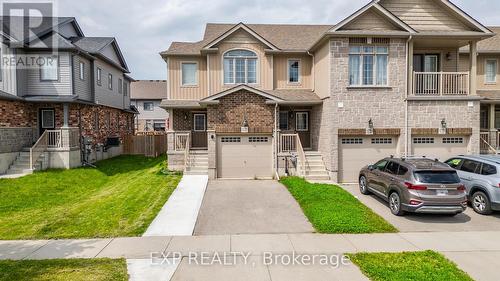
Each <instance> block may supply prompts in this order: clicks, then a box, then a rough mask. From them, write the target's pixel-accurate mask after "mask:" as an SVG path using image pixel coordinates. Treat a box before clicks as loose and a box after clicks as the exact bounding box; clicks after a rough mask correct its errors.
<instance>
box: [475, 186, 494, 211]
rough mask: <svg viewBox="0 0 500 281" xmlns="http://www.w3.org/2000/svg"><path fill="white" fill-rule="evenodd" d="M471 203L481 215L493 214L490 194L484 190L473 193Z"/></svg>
mask: <svg viewBox="0 0 500 281" xmlns="http://www.w3.org/2000/svg"><path fill="white" fill-rule="evenodd" d="M471 204H472V208H473V209H474V211H475V212H476V213H478V214H481V215H489V214H491V212H492V211H491V204H490V199H489V198H488V196H487V195H486V194H485V193H484V192H482V191H476V192H474V194H473V195H472V198H471Z"/></svg>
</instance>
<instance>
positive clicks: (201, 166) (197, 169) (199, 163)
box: [185, 150, 208, 175]
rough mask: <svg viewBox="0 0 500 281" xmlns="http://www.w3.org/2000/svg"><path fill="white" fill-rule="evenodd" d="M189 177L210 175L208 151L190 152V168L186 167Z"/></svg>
mask: <svg viewBox="0 0 500 281" xmlns="http://www.w3.org/2000/svg"><path fill="white" fill-rule="evenodd" d="M185 174H187V175H207V174H208V152H207V151H206V150H191V151H189V166H188V167H186V171H185Z"/></svg>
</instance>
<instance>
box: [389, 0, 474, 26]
mask: <svg viewBox="0 0 500 281" xmlns="http://www.w3.org/2000/svg"><path fill="white" fill-rule="evenodd" d="M438 2H439V1H433V0H383V1H381V2H380V4H381V5H382V6H383V7H385V8H386V9H387V10H389V11H390V12H391V13H393V14H394V15H396V16H397V17H398V18H400V19H401V20H402V21H404V22H405V23H406V24H408V25H409V26H411V27H412V28H414V29H415V30H417V31H436V30H441V31H447V30H461V31H463V30H470V28H468V27H467V26H466V25H465V24H464V23H462V22H461V21H460V20H459V19H458V18H457V17H455V16H454V15H453V14H452V13H451V11H448V10H447V9H448V8H446V7H445V6H444V5H442V4H439V3H438Z"/></svg>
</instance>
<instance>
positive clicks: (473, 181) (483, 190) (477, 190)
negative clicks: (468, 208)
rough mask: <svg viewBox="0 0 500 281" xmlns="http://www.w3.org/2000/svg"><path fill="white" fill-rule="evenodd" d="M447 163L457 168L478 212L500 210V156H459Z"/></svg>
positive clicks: (486, 212)
mask: <svg viewBox="0 0 500 281" xmlns="http://www.w3.org/2000/svg"><path fill="white" fill-rule="evenodd" d="M446 164H448V165H450V166H451V167H452V168H454V169H456V170H457V173H458V176H459V177H460V179H461V180H462V183H464V185H465V188H466V189H467V196H468V198H469V201H470V202H471V205H472V208H473V209H474V211H476V213H479V214H482V215H489V214H491V213H492V211H500V173H499V172H500V156H497V155H478V156H457V157H454V158H451V159H449V160H448V161H446Z"/></svg>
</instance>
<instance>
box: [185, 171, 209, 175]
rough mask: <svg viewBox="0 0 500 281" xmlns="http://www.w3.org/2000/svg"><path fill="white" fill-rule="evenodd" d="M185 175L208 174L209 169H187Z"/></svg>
mask: <svg viewBox="0 0 500 281" xmlns="http://www.w3.org/2000/svg"><path fill="white" fill-rule="evenodd" d="M184 174H185V175H208V171H186V172H185V173H184Z"/></svg>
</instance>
